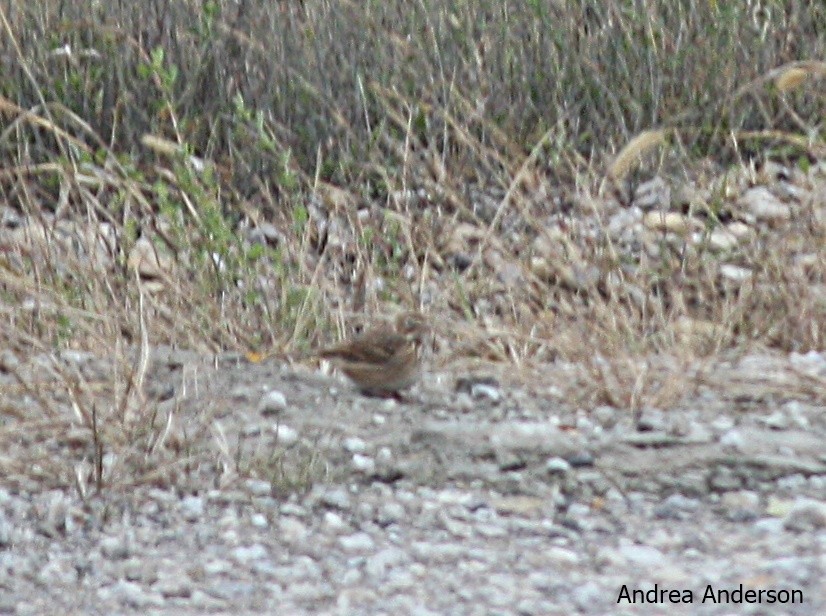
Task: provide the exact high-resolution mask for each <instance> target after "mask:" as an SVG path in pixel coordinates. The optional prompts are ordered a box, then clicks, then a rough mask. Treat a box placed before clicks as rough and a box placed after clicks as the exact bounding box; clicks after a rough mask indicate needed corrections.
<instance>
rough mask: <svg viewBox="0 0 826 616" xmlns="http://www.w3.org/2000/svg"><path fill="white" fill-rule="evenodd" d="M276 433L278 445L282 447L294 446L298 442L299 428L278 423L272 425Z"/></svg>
mask: <svg viewBox="0 0 826 616" xmlns="http://www.w3.org/2000/svg"><path fill="white" fill-rule="evenodd" d="M272 432H273V433H274V434H275V440H276V445H279V446H281V447H292V446H293V445H295V444H296V443H297V442H298V430H296V429H295V428H292V427H290V426H287V425H284V424H281V423H277V424H275V425H274V426H273V427H272Z"/></svg>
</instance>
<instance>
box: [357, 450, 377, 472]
mask: <svg viewBox="0 0 826 616" xmlns="http://www.w3.org/2000/svg"><path fill="white" fill-rule="evenodd" d="M352 465H353V468H354V469H355V470H357V471H359V472H361V473H365V474H367V475H369V474H371V473H373V472H375V470H376V461H375V460H374V459H373V458H371V457H370V456H363V455H361V454H359V453H357V454H355V455H354V456H353V459H352Z"/></svg>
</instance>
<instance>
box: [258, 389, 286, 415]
mask: <svg viewBox="0 0 826 616" xmlns="http://www.w3.org/2000/svg"><path fill="white" fill-rule="evenodd" d="M286 410H287V397H286V396H285V395H284V394H283V393H282V392H280V391H278V390H277V389H273V390H271V391H268V392H266V393H265V394H264V395H263V396H261V400H260V401H259V403H258V411H259V412H260V413H261V414H262V415H279V414H281V413H283V412H284V411H286Z"/></svg>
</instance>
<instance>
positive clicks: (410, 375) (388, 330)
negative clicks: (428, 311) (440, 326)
mask: <svg viewBox="0 0 826 616" xmlns="http://www.w3.org/2000/svg"><path fill="white" fill-rule="evenodd" d="M428 329H429V328H428V325H427V321H426V319H425V317H424V315H422V314H421V313H419V312H402V313H401V314H399V315H398V316H397V317H396V320H395V323H394V325H393V326H392V327H391V326H390V325H388V324H386V323H385V324H382V325H378V326H376V327H373V328H371V329H368V330H366V331H364V332H362V333H360V334H358V335H356V336H354V337H353V338H351V339H349V340H346V341H344V342H342V343H340V344H337V345H335V346H331V347H327V348H323V349H320V350H319V351H317V352H316V353H315V355H316V356H317V357H320V358H322V359H329V360H330V361H331V362H332V363H333V365H334V366H336V367H337V368H338V369H339V370H341V371H342V372H343V373H344V374H345V375H346V376H347V377H348V378H349V379H350V380H351V381H352V382H353V383H354V384H355V385H356V386H357V387H358V388H359V390H360V391H361V392H362V393H363V394H366V395H370V396H380V397H388V396H393V397H396V398H399V397H400V394H399V392H400V391H401V390H404V389H407V388H408V387H410V386H412V385H413V384H414V383H416V381H418V379H419V377H420V375H421V347H422V345H423V343H424V337H425V334H426V333H427V331H428Z"/></svg>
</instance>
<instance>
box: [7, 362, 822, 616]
mask: <svg viewBox="0 0 826 616" xmlns="http://www.w3.org/2000/svg"><path fill="white" fill-rule="evenodd" d="M10 361H11V359H10V358H9V356H6V358H5V359H4V362H5V364H8V363H9V362H10ZM671 361H672V360H670V359H668V358H659V359H652V360H651V363H650V364H649V365H648V366H647V367H646V369H647V370H649V371H651V370H658V369H659V370H664V371H665V372H668V371H673V372H675V373H676V371H677V370H679V371H680V373H681V377H682V378H681V379H680V380H679V383H680V385H679V386H680V387H682V388H684V391H682V392H681V395H680V396H679V401H678V402H677V403H675V404H673V405H672V406H670V407H669V408H641V409H639V411H638V412H637V413H629V412H626V411H623V410H620V409H618V408H614V407H612V406H609V405H604V404H603V405H601V404H597V403H595V404H593V405H591V406H590V407H583V406H581V405H573V404H570V402H569V400H570V399H571V398H570V396H569V392H570V387H573V386H575V383H576V379H577V378H581V376H582V375H581V373H580V372H579V367H578V366H574V365H567V364H563V363H561V362H557V363H551V364H548V365H545V366H540V367H535V368H533V370H532V371H530V372H527V371H522V373H520V374H519V375H518V378H516V375H514V374H509V373H508V372H509V370H507V369H505V368H503V367H501V366H496V365H490V366H484V365H476V366H474V367H473V368H472V369H466V368H463V369H459V368H453V369H447V368H439V369H435V368H431V370H430V371H429V372H428V374H427V375H426V378H425V379H424V381H423V382H422V383H421V384H420V385H419V386H418V387H417V388H415V389H414V390H412V391H411V392H409V393H408V395H407V397H406V399H405V400H404V401H402V402H397V401H395V400H380V399H373V398H366V397H363V396H360V395H359V394H358V393H356V392H355V391H353V390H352V388H351V387H350V386H349V385H348V384H347V383H345V382H343V381H340V380H338V379H337V378H336V377H335V376H328V375H325V374H323V373H320V372H318V371H316V370H315V369H311V368H309V367H304V366H291V365H289V364H288V363H287V362H281V361H279V360H269V361H265V362H262V363H260V364H251V363H249V362H247V361H246V360H245V359H243V358H238V357H231V356H223V357H219V358H208V357H203V356H198V355H196V354H193V353H185V352H178V351H170V350H156V351H154V352H153V354H152V361H151V368H150V370H149V372H148V373H147V375H146V379H145V383H144V390H145V391H146V392H147V399H146V401H145V403H144V405H143V406H142V407H141V408H142V409H143V410H138V411H130V412H133V413H135V415H134V416H133V417H131V419H128V420H127V423H129V422H131V424H130V425H135V424H137V425H141V424H143V425H145V426H151V427H150V428H147V429H146V430H144V432H141V431H140V430H132V431H131V432H124V433H128V435H129V436H130V438H134V439H135V442H136V443H137V442H138V441H139V439H141V438H144V439H146V443H147V445H146V447H145V448H143V449H141V448H139V447H137V446H136V448H135V449H134V450H131V449H128V448H126V447H125V446H121V447H120V448H117V447H114V446H111V445H110V446H109V447H108V449H106V448H105V449H102V450H101V451H102V454H103V455H102V457H101V458H100V461H101V470H102V473H103V478H104V482H103V483H104V485H103V489H102V491H100V493H98V492H97V490H96V489H95V485H94V484H95V482H94V477H95V456H94V451H95V450H94V449H91V450H90V448H89V442H90V441H89V439H88V434H87V435H86V436H85V437H84V436H83V435H78V434H74V433H72V431H68V432H67V433H66V434H65V435H64V436H63V437H61V438H58V439H55V440H54V442H53V447H50V450H49V452H48V455H49V456H51V460H52V462H53V463H54V464H56V465H57V469H58V471H59V469H60V468H61V467H62V468H64V471H63V472H64V475H60V472H58V471H55V470H54V469H51V467H49V466H48V464H46V463H45V462H41V463H38V462H37V457H36V456H35V455H34V453H36V452H34V453H33V452H32V451H31V450H30V449H27V446H30V444H31V442H32V441H35V442H36V439H35V438H34V436H33V435H19V436H18V437H17V438H16V441H15V444H14V445H10V446H9V447H8V450H7V451H4V452H2V455H3V456H8V457H9V458H11V459H17V460H32V461H31V462H29V463H28V464H29V465H28V466H27V467H26V468H20V469H19V472H18V473H12V474H10V475H9V476H7V477H6V478H5V479H4V480H3V481H2V483H0V613H9V614H47V613H50V614H54V613H59V612H63V613H67V614H113V613H175V614H204V613H227V614H228V613H232V614H238V613H277V614H421V615H424V614H525V615H528V614H572V613H577V614H658V613H664V612H666V611H675V612H676V613H686V614H734V613H736V614H823V613H826V582H824V580H826V446H825V445H826V414H825V413H824V402H823V400H824V397H826V387H824V385H826V355H822V354H817V353H810V354H806V355H797V354H792V355H779V354H765V355H762V354H752V355H745V356H738V357H730V358H721V359H717V360H714V361H713V362H712V361H706V362H705V363H702V364H700V363H696V364H693V365H688V366H683V367H676V366H675V365H671V364H670V363H669V362H671ZM58 364H59V365H60V366H62V368H63V370H64V372H63V374H65V373H66V372H65V371H66V370H73V371H74V372H75V373H76V374H79V375H82V376H83V377H84V379H85V382H86V383H87V384H90V383H93V382H94V381H95V379H96V378H101V376H102V375H105V374H106V373H107V371H108V370H111V368H110V367H108V364H107V362H106V360H105V358H101V357H94V356H91V355H87V354H82V353H64V354H63V355H61V356H60V357H58V358H52V357H45V356H44V357H40V358H35V359H33V360H31V361H30V362H21V363H19V364H17V365H16V366H15V373H16V374H18V375H20V374H29V375H30V376H31V378H38V374H39V375H40V378H47V377H46V376H44V374H45V373H46V372H47V371H46V370H44V369H43V366H45V365H52V366H56V365H58ZM642 368H643V367H642V366H641V367H640V369H642ZM0 377H2V379H0V380H2V381H3V382H2V385H3V386H4V387H10V386H11V383H10V380H11V377H9V374H8V372H3V374H2V375H0ZM104 380H105V379H104ZM99 395H100V396H101V398H100V401H101V404H102V405H103V402H104V401H105V400H106V396H107V394H106V392H101V393H100V394H99ZM5 399H6V400H8V397H6V398H5ZM35 403H36V401H33V400H31V399H29V398H27V397H26V396H20V397H19V398H18V399H17V400H16V401H15V402H14V403H8V404H7V405H6V407H5V408H4V409H3V412H4V416H6V417H11V415H12V413H13V412H15V411H13V409H15V408H16V409H17V411H18V412H21V413H22V412H23V407H25V405H27V404H35ZM53 408H54V411H55V412H56V413H60V412H62V410H65V412H66V413H67V414H70V413H71V412H72V408H73V407H72V404H71V400H69V399H68V398H67V399H66V400H62V398H61V397H60V395H59V394H55V402H54V407H53ZM74 408H75V409H77V408H80V409H83V408H86V407H85V406H84V405H83V404H82V403H78V404H77V405H76V406H75V407H74ZM101 408H104V407H103V406H101ZM141 413H151V416H150V415H148V414H141ZM53 420H54V421H56V418H55V417H45V418H44V429H46V428H47V427H48V426H46V425H45V424H49V422H50V421H53ZM12 423H13V422H7V423H6V424H5V425H7V426H11V425H12ZM9 429H10V428H9ZM114 438H115V436H113V435H112V434H108V433H106V431H105V430H102V435H101V437H100V439H99V440H101V439H102V440H103V441H106V439H110V442H112V439H114ZM4 441H8V439H7V438H6V439H4ZM124 451H142V452H143V453H142V455H143V458H140V457H139V456H138V457H136V456H127V455H125V454H123V453H122V452H124ZM38 455H39V456H40V458H41V459H42V458H43V457H44V456H43V452H42V451H40V452H39V454H38ZM127 458H129V459H127ZM132 458H135V459H132ZM6 462H8V458H7V460H6ZM38 464H41V465H42V466H43V470H42V480H38V479H37V477H38V468H39V467H38ZM7 466H8V465H7ZM127 469H128V472H127ZM61 476H63V477H65V478H68V477H72V476H74V477H75V486H74V487H71V488H69V487H66V486H67V485H71V482H69V481H63V482H62V485H61V481H60V480H59V478H60V477H61ZM709 588H711V589H712V591H714V592H717V591H729V592H732V591H737V590H739V589H742V590H743V591H744V592H745V591H748V590H753V591H755V592H756V591H760V590H763V591H765V592H764V595H763V602H762V603H746V602H742V603H735V602H733V601H732V600H728V601H726V600H725V598H723V600H722V602H720V603H713V602H711V601H710V600H709V599H708V598H705V600H704V594H705V593H706V592H707V590H708V589H709ZM635 590H636V591H651V590H656V591H657V593H656V597H655V594H654V593H649V594H648V597H649V598H648V599H644V598H640V595H639V594H638V595H637V598H638V599H637V601H636V603H635V604H632V603H631V602H630V601H629V600H624V599H623V598H622V597H623V596H624V593H625V594H627V596H631V597H633V595H631V593H633V592H634V591H635ZM661 591H666V593H667V592H668V591H676V592H677V595H671V597H678V598H679V599H680V600H681V601H683V602H685V601H686V600H687V599H692V600H693V603H691V604H690V605H685V604H681V605H676V604H672V603H671V602H670V601H669V595H667V594H665V595H664V594H662V592H661ZM768 591H775V592H776V593H778V594H777V595H775V596H776V597H777V598H778V599H780V600H783V597H785V596H786V595H784V594H783V591H788V593H792V592H793V591H799V593H800V594H799V596H798V597H802V602H798V603H794V604H793V603H773V604H772V603H767V601H768V599H767V597H768ZM792 597H793V596H792V595H791V594H789V595H788V598H792ZM655 598H657V599H658V602H657V603H651V601H652V600H653V599H655ZM618 601H619V603H618ZM642 601H648V602H647V603H645V604H641V602H642Z"/></svg>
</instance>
